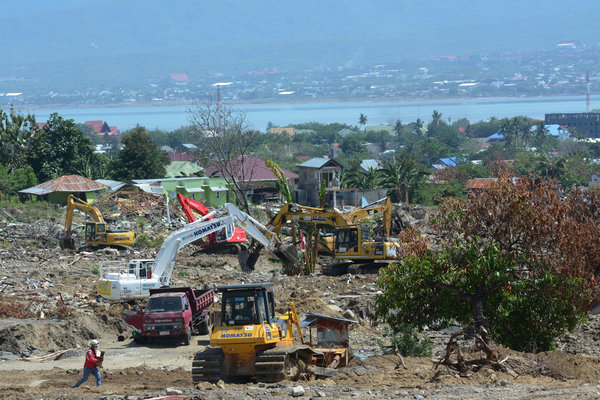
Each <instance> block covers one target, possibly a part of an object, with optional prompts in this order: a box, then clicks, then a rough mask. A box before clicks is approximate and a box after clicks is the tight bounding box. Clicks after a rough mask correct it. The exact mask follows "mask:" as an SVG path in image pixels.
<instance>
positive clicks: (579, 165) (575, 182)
mask: <svg viewBox="0 0 600 400" xmlns="http://www.w3.org/2000/svg"><path fill="white" fill-rule="evenodd" d="M588 159H589V155H588V154H584V153H575V154H570V155H569V156H567V158H566V163H565V168H564V170H563V173H562V174H561V175H560V176H559V177H558V180H559V182H560V185H561V187H563V188H565V189H567V188H571V187H572V186H587V185H588V183H589V182H590V181H591V180H592V165H591V164H590V163H589V161H588Z"/></svg>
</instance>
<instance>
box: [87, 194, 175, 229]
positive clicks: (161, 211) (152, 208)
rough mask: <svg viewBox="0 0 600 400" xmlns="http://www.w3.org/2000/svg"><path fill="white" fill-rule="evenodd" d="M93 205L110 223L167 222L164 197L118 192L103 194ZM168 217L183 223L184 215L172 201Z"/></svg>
mask: <svg viewBox="0 0 600 400" xmlns="http://www.w3.org/2000/svg"><path fill="white" fill-rule="evenodd" d="M94 205H95V206H96V207H98V209H99V210H100V212H101V213H102V215H104V216H105V219H107V220H108V219H109V218H110V220H111V222H121V221H130V222H135V221H136V220H137V219H138V218H145V219H146V220H148V221H150V222H158V221H166V220H167V211H166V210H167V208H166V202H165V196H164V195H158V196H157V195H154V194H150V193H146V192H136V191H126V190H119V191H115V192H107V193H105V194H103V195H102V196H100V197H98V199H97V200H96V201H95V202H94ZM169 217H170V218H171V219H172V220H177V221H179V222H183V221H185V215H184V214H183V212H182V211H181V210H180V209H179V206H178V205H177V204H174V203H173V202H172V201H169Z"/></svg>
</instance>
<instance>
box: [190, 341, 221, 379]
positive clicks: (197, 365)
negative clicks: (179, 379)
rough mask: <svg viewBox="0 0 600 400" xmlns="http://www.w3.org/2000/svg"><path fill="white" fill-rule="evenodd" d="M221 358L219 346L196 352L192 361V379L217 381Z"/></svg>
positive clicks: (219, 376)
mask: <svg viewBox="0 0 600 400" xmlns="http://www.w3.org/2000/svg"><path fill="white" fill-rule="evenodd" d="M223 358H224V356H223V351H222V350H221V348H219V347H209V348H207V349H205V350H204V351H202V352H200V353H197V354H196V355H195V356H194V360H193V361H192V381H194V382H202V381H204V382H218V381H219V379H221V366H222V365H223Z"/></svg>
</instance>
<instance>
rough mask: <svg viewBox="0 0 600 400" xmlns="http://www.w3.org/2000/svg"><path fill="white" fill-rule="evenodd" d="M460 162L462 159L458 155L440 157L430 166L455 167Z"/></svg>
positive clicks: (437, 167) (438, 167) (439, 167)
mask: <svg viewBox="0 0 600 400" xmlns="http://www.w3.org/2000/svg"><path fill="white" fill-rule="evenodd" d="M461 162H464V159H462V158H459V157H448V158H440V159H439V160H438V161H437V162H436V163H435V164H433V165H432V167H433V168H435V169H444V168H448V167H456V166H457V165H458V164H460V163H461Z"/></svg>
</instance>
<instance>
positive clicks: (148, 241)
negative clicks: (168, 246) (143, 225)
mask: <svg viewBox="0 0 600 400" xmlns="http://www.w3.org/2000/svg"><path fill="white" fill-rule="evenodd" d="M164 240H165V238H164V237H162V236H158V237H155V238H151V237H150V236H148V235H147V234H145V233H140V234H138V235H136V236H135V242H134V244H133V246H134V247H136V248H142V247H158V246H160V245H161V244H162V242H163V241H164Z"/></svg>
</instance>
